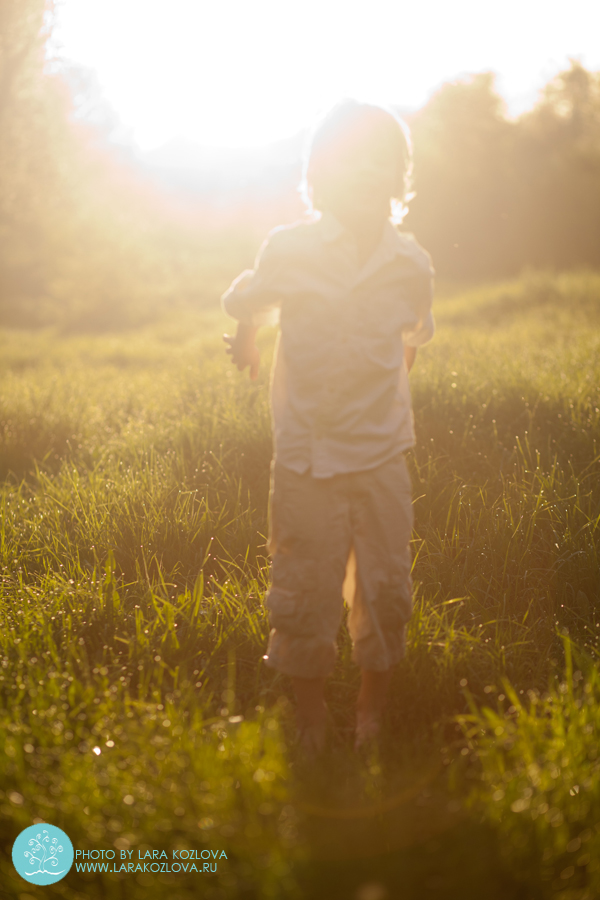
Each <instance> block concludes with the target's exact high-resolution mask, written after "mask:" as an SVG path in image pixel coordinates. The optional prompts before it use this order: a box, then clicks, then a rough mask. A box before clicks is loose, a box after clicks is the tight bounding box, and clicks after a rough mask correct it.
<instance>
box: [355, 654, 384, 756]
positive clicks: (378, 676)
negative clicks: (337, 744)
mask: <svg viewBox="0 0 600 900" xmlns="http://www.w3.org/2000/svg"><path fill="white" fill-rule="evenodd" d="M391 677H392V670H391V669H388V670H387V671H385V672H374V671H371V670H369V669H363V670H362V678H361V684H360V692H359V694H358V699H357V701H356V738H355V741H354V749H355V750H360V749H361V747H365V746H366V745H367V744H370V743H372V742H374V741H376V740H377V739H378V737H379V734H380V732H381V720H382V716H383V710H384V708H385V704H386V701H387V695H388V690H389V686H390V681H391Z"/></svg>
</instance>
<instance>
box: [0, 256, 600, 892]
mask: <svg viewBox="0 0 600 900" xmlns="http://www.w3.org/2000/svg"><path fill="white" fill-rule="evenodd" d="M436 316H437V321H438V334H437V336H436V339H435V341H434V342H433V343H432V344H431V345H430V346H428V347H426V348H423V349H422V351H420V353H419V355H418V358H417V362H416V365H415V368H414V370H413V372H412V373H411V383H412V391H413V402H414V409H415V423H416V429H417V446H416V448H415V450H414V452H412V453H411V454H410V467H411V472H412V477H413V486H414V498H415V500H414V503H415V514H416V527H415V533H414V540H413V553H414V569H413V578H414V582H415V612H414V616H413V619H412V621H411V624H410V633H409V650H408V654H407V658H406V659H405V660H404V662H403V663H402V665H401V666H399V667H398V671H397V672H396V673H395V676H394V683H393V690H392V699H391V704H390V709H389V715H388V718H387V722H386V729H385V734H384V738H383V741H382V745H381V747H380V750H379V752H378V753H373V754H372V755H371V756H370V757H369V758H367V759H358V758H356V757H355V756H354V755H353V753H352V752H351V732H352V711H353V702H354V698H355V696H356V692H357V686H358V681H357V672H356V670H355V668H354V667H353V665H352V664H351V662H350V646H349V641H348V637H347V633H346V631H345V629H343V630H342V632H341V634H340V639H339V660H338V664H337V667H336V670H335V672H334V674H333V676H332V678H331V679H330V682H329V684H328V689H327V690H328V702H329V705H330V708H331V711H332V714H333V718H334V720H335V726H336V732H335V734H334V735H333V738H332V744H331V747H330V749H329V752H328V754H327V756H326V757H325V758H324V760H323V761H322V763H320V764H319V765H316V766H312V767H307V766H306V765H303V764H302V762H301V761H300V760H298V759H297V758H296V756H295V753H294V747H293V705H292V703H291V699H290V697H291V695H290V689H289V684H288V682H287V680H286V679H285V678H283V677H281V676H279V675H277V674H275V673H274V672H272V671H270V670H268V669H267V668H266V667H264V666H263V665H262V659H261V656H262V653H264V648H265V645H266V636H267V633H268V624H267V619H266V615H265V611H264V608H263V602H262V601H263V597H264V593H265V590H266V588H267V585H268V561H267V559H266V557H265V547H264V543H265V535H266V531H267V516H266V508H267V492H268V479H269V463H270V452H271V438H270V423H269V413H268V396H267V390H268V388H267V385H268V369H269V363H270V358H271V352H272V344H273V338H274V333H273V332H272V331H267V330H265V332H264V333H263V334H262V335H261V336H260V340H261V346H262V350H263V368H262V373H261V376H260V378H259V381H258V382H257V383H251V382H249V380H248V378H247V375H243V376H242V375H239V374H238V373H237V372H236V371H233V370H231V368H230V366H229V362H228V360H227V358H226V357H225V354H224V352H223V344H222V341H221V338H220V334H221V332H222V331H223V330H224V329H226V328H227V327H228V323H227V322H226V321H225V319H224V317H223V316H222V315H221V313H220V312H218V310H216V309H206V310H204V311H200V312H195V313H192V312H186V313H184V312H181V313H178V314H177V315H176V316H175V315H172V316H171V317H170V318H169V319H168V320H165V321H160V322H156V323H154V324H153V325H149V326H146V327H144V328H143V329H140V330H138V331H135V332H128V333H121V334H115V335H102V336H85V335H78V336H74V335H68V334H60V333H58V332H51V331H37V332H23V331H21V332H16V331H4V332H1V333H0V477H1V478H2V479H3V482H2V487H1V488H0V491H1V492H0V504H1V524H0V574H1V582H0V608H1V615H2V628H1V630H0V663H1V667H0V672H1V674H0V696H1V698H2V711H0V728H1V729H2V735H3V741H2V745H1V746H0V814H1V818H0V829H1V837H2V844H3V852H2V857H1V859H0V872H1V883H2V890H3V892H4V893H1V892H0V895H1V896H8V897H14V898H19V900H30V898H31V897H35V898H38V897H42V896H43V897H45V898H48V897H50V898H59V897H60V898H66V900H76V898H77V900H79V898H93V900H96V898H104V897H107V898H113V897H114V898H123V900H124V898H133V900H138V898H150V897H151V898H155V897H156V898H159V897H169V898H170V900H187V898H192V897H196V896H203V897H207V898H245V900H251V898H288V897H289V898H296V897H298V898H303V897H307V898H308V897H310V898H316V900H320V898H323V900H324V898H327V900H338V898H339V900H395V898H400V897H401V898H412V897H417V896H418V897H419V898H434V897H444V898H447V897H460V898H463V900H469V898H478V900H479V898H481V897H485V898H486V900H496V898H498V900H500V898H503V900H504V898H536V897H539V898H547V897H555V896H560V897H562V898H566V900H575V898H578V900H584V898H585V900H592V898H595V897H598V896H600V862H599V861H600V758H599V757H598V736H599V730H600V676H599V675H598V669H597V659H598V653H599V649H600V612H599V610H598V599H599V597H600V566H599V562H600V560H599V535H600V528H599V526H600V465H599V463H600V328H599V326H600V276H598V275H595V274H592V273H579V274H565V275H548V274H543V273H530V274H528V275H525V276H523V277H522V278H520V279H517V280H514V281H511V282H506V283H501V284H500V283H497V284H492V285H488V286H484V287H481V288H478V289H473V288H471V289H468V290H464V291H456V290H454V291H452V290H450V289H446V290H444V289H443V288H442V289H441V290H440V293H439V298H438V300H437V307H436ZM45 821H48V822H51V823H52V824H54V825H58V826H59V827H61V828H63V829H64V830H65V831H66V832H67V833H68V835H69V836H70V838H71V840H72V842H73V844H74V846H75V848H78V849H82V850H90V849H115V851H116V854H117V857H119V856H120V854H121V852H123V853H126V852H128V851H130V850H133V851H134V854H135V856H137V855H138V854H139V853H140V851H142V853H145V852H146V851H147V850H148V849H158V850H161V849H164V850H166V851H167V852H168V854H169V856H171V853H172V851H173V850H174V849H175V850H178V849H199V850H202V849H204V850H209V851H214V852H218V853H220V852H221V851H224V852H225V853H226V855H227V859H226V860H225V859H224V858H221V860H220V861H219V864H218V872H217V874H210V873H209V874H202V875H198V874H189V873H188V874H183V873H177V874H166V873H159V874H148V873H146V874H144V873H141V874H140V873H137V874H135V873H133V874H123V873H119V874H113V873H102V874H101V873H99V872H91V873H90V872H87V873H86V872H76V871H75V868H73V869H72V870H71V872H70V873H69V875H68V876H67V877H66V878H65V879H64V880H63V881H59V882H57V883H56V884H55V885H53V886H51V887H46V888H39V887H35V886H34V885H30V884H27V883H25V882H24V881H23V880H22V879H20V878H19V877H18V876H16V874H15V872H14V869H13V867H12V863H11V861H10V849H11V846H12V842H13V841H14V839H15V837H16V835H17V834H18V833H19V831H20V830H21V829H22V828H24V827H25V826H27V825H30V824H32V823H34V822H45Z"/></svg>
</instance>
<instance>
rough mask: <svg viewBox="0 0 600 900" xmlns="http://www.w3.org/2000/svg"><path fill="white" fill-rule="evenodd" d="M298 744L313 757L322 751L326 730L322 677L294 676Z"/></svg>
mask: <svg viewBox="0 0 600 900" xmlns="http://www.w3.org/2000/svg"><path fill="white" fill-rule="evenodd" d="M293 681H294V691H295V694H296V701H297V708H296V721H297V723H298V745H299V747H300V749H301V750H302V752H303V753H305V754H306V756H308V757H310V758H311V759H314V757H315V756H318V755H319V754H320V753H322V752H323V749H324V747H325V734H326V731H327V716H328V712H327V707H326V706H325V701H324V699H323V691H324V687H325V679H324V678H294V680H293Z"/></svg>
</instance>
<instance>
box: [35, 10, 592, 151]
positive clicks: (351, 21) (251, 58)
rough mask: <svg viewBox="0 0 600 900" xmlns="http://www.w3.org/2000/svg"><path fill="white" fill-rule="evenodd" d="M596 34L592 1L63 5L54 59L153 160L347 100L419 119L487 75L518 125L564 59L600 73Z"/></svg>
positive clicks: (283, 124) (268, 128)
mask: <svg viewBox="0 0 600 900" xmlns="http://www.w3.org/2000/svg"><path fill="white" fill-rule="evenodd" d="M598 34H600V2H598V0H570V2H569V3H565V2H564V0H561V2H556V0H503V2H502V4H500V3H498V2H496V3H490V2H482V0H452V2H450V0H436V2H433V0H411V2H405V0H169V2H168V3H167V2H166V0H59V2H58V4H57V21H56V26H55V31H54V38H53V42H52V45H51V53H52V54H55V55H58V56H59V57H61V58H63V59H65V60H68V61H69V62H70V63H75V64H77V65H81V66H85V67H88V68H91V69H93V70H95V72H96V75H97V78H98V82H99V84H100V86H101V88H102V91H103V93H104V96H105V98H106V100H107V101H108V102H109V103H110V104H111V106H112V107H113V108H114V109H115V111H116V113H117V114H118V116H119V118H120V119H121V121H122V123H123V125H124V126H125V129H126V130H127V133H128V134H129V136H130V138H131V140H132V141H133V142H134V143H135V144H136V145H137V146H138V147H139V148H140V149H141V150H143V151H148V150H152V149H154V148H157V147H160V146H162V145H163V144H166V143H168V142H169V141H173V140H176V139H185V140H188V141H193V142H197V143H200V144H203V145H205V146H210V147H250V146H261V145H264V144H267V143H269V142H271V141H276V140H279V139H283V138H286V137H289V136H291V135H293V134H295V133H297V132H298V131H299V130H301V129H302V128H305V127H307V126H309V125H310V124H311V123H312V122H313V121H314V120H315V118H316V117H317V116H318V115H319V114H321V113H322V112H323V111H325V110H326V109H327V108H328V107H329V106H331V105H332V104H333V103H334V102H335V101H336V100H338V99H340V98H341V97H350V96H351V97H356V98H357V99H359V100H365V101H368V102H373V103H383V104H393V105H396V106H398V107H400V108H401V109H404V110H406V111H409V110H414V109H418V108H419V107H420V106H422V105H423V104H424V103H425V102H426V101H427V99H428V98H429V97H430V96H431V95H432V93H434V92H435V91H436V89H438V88H439V87H440V85H441V84H443V83H444V82H446V81H454V80H456V79H459V78H463V77H466V76H467V75H468V74H471V73H476V72H483V71H490V70H491V71H494V72H495V73H496V74H497V82H496V86H497V90H498V91H499V93H500V94H501V95H502V96H503V97H504V98H505V100H506V102H507V108H508V112H509V114H511V115H518V114H519V113H521V112H523V111H524V110H525V109H528V108H530V107H531V106H532V105H533V104H534V103H535V100H536V98H537V96H538V92H539V90H540V89H541V88H542V87H543V85H544V84H545V83H546V82H547V81H548V80H549V79H550V78H552V77H553V76H554V75H555V74H556V73H557V72H559V71H560V70H561V69H563V68H566V67H567V66H568V59H569V57H572V58H575V59H578V60H579V61H580V62H582V63H583V65H585V66H586V67H587V68H589V69H600V41H599V40H598V37H597V36H598Z"/></svg>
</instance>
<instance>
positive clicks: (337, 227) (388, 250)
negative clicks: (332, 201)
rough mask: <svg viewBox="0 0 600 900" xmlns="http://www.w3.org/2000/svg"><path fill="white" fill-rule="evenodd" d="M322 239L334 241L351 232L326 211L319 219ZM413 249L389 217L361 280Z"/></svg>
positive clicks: (364, 266)
mask: <svg viewBox="0 0 600 900" xmlns="http://www.w3.org/2000/svg"><path fill="white" fill-rule="evenodd" d="M319 225H320V231H321V240H322V241H323V242H324V243H333V242H334V241H337V240H338V239H339V238H342V237H344V236H347V237H350V232H349V231H348V229H347V228H344V226H343V225H342V223H341V222H340V221H339V220H338V219H336V217H335V216H334V215H333V213H331V212H328V211H325V212H324V213H323V214H322V215H321V218H320V220H319ZM410 255H411V250H410V247H409V246H407V241H406V240H404V239H403V238H402V237H401V236H400V234H399V233H398V231H396V229H395V227H394V226H393V225H392V223H391V222H390V220H389V219H388V220H387V221H386V222H385V224H384V226H383V229H382V232H381V239H380V241H379V244H378V245H377V247H376V248H375V250H374V251H373V253H372V254H371V256H370V257H369V259H368V260H367V261H366V262H365V264H364V265H363V266H362V268H361V271H360V275H359V280H361V281H362V280H363V279H365V278H367V277H369V276H371V275H372V274H374V273H375V272H376V271H378V269H380V268H381V267H382V266H384V265H387V263H389V262H391V261H392V260H393V259H394V258H395V257H396V256H410Z"/></svg>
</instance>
